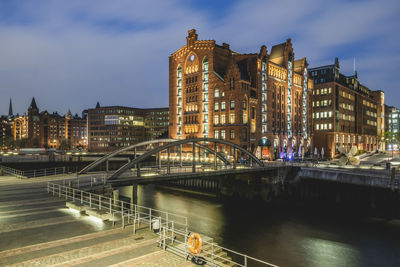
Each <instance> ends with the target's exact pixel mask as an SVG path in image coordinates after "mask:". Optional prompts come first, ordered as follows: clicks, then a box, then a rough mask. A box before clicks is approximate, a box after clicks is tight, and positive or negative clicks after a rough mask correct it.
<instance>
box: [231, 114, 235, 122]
mask: <svg viewBox="0 0 400 267" xmlns="http://www.w3.org/2000/svg"><path fill="white" fill-rule="evenodd" d="M234 123H235V114H231V124H234Z"/></svg>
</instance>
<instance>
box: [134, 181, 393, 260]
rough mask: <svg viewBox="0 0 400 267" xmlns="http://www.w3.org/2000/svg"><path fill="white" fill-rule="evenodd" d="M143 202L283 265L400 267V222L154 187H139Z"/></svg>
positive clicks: (220, 240) (226, 243)
mask: <svg viewBox="0 0 400 267" xmlns="http://www.w3.org/2000/svg"><path fill="white" fill-rule="evenodd" d="M137 201H138V204H139V205H143V206H148V207H153V208H156V209H160V210H166V211H170V212H173V213H179V214H182V215H184V216H187V217H188V220H189V226H190V230H192V231H196V232H199V233H203V234H205V235H207V236H210V237H213V238H214V240H215V241H216V242H217V243H218V244H220V245H222V246H224V247H227V248H230V249H233V250H236V251H238V252H242V253H245V254H248V255H250V256H253V257H256V258H259V259H262V260H265V261H268V262H271V263H273V264H277V265H279V266H308V267H309V266H386V267H387V266H400V256H399V255H400V220H395V219H393V220H392V219H387V218H377V217H371V216H368V215H366V214H360V213H358V212H355V211H349V210H348V211H345V212H344V211H343V209H342V208H340V209H339V208H335V207H330V208H326V207H321V206H318V205H313V207H312V208H310V206H309V205H307V204H304V203H303V204H299V203H296V204H289V205H284V206H272V205H267V204H262V203H254V202H246V201H242V200H240V201H239V200H234V199H224V200H221V199H217V198H214V197H209V196H200V195H196V194H190V193H185V192H178V191H174V190H171V189H166V188H159V187H155V186H152V185H146V186H140V187H139V188H138V194H137ZM254 266H258V265H254Z"/></svg>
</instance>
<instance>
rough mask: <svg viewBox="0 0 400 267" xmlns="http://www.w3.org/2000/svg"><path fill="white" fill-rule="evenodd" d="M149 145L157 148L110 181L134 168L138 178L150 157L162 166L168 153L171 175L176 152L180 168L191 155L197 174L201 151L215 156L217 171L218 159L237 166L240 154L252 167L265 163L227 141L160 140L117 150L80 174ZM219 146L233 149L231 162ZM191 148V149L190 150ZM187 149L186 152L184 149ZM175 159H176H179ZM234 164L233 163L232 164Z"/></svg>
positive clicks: (111, 177) (141, 156) (126, 166)
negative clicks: (173, 155) (173, 152)
mask: <svg viewBox="0 0 400 267" xmlns="http://www.w3.org/2000/svg"><path fill="white" fill-rule="evenodd" d="M148 145H155V147H154V148H153V149H151V150H149V151H146V152H145V153H143V154H142V155H140V156H136V153H135V158H134V159H133V160H132V161H130V162H128V163H126V164H125V165H123V166H122V167H120V168H119V169H118V170H116V171H115V172H114V173H112V174H111V176H110V177H109V179H111V180H114V179H117V178H118V177H120V176H121V175H122V174H123V173H125V172H127V171H128V170H131V169H132V168H135V167H136V168H137V176H140V166H141V163H142V162H144V161H146V160H148V158H149V157H152V156H156V158H158V161H159V162H160V165H161V157H162V156H161V153H162V152H164V153H165V151H166V154H167V155H166V156H164V158H165V160H166V163H167V173H168V174H169V173H170V168H171V164H170V163H171V161H172V158H173V157H172V156H171V151H176V150H178V153H176V154H178V155H179V157H178V156H177V157H178V158H179V161H180V166H181V167H182V158H183V155H182V154H183V153H186V155H189V154H190V155H191V157H190V160H191V166H192V172H196V153H198V157H197V158H198V159H199V160H200V155H201V150H203V151H204V152H207V153H209V154H212V155H213V160H214V164H213V165H214V166H213V167H214V168H215V169H217V159H219V160H220V161H221V162H222V163H223V164H224V165H232V164H233V165H234V167H235V166H236V162H237V160H238V156H239V155H238V153H237V152H239V153H240V154H241V155H246V156H247V158H248V159H249V162H250V165H254V164H256V165H258V166H264V164H263V162H262V161H260V160H259V159H258V158H257V157H256V156H255V155H253V154H252V153H251V152H249V151H247V150H245V149H243V148H242V147H240V146H238V145H236V144H234V143H231V142H229V141H226V140H220V139H214V138H195V139H183V140H175V139H160V140H152V141H146V142H142V143H138V144H135V145H132V146H128V147H124V148H121V149H119V150H116V151H114V152H112V153H110V154H108V155H106V156H104V157H102V158H100V159H99V160H97V161H95V162H93V163H91V164H89V165H88V166H87V167H85V168H84V169H82V170H81V171H80V172H79V174H84V173H87V172H88V171H90V170H91V169H93V168H95V167H96V166H98V165H99V164H101V163H103V162H105V161H107V160H109V159H111V158H112V157H115V156H118V155H119V154H121V153H123V152H126V151H129V150H135V151H136V148H138V147H143V146H148ZM218 145H224V146H226V147H228V148H231V149H233V156H232V158H231V159H230V160H228V159H227V158H226V157H225V154H224V153H219V152H217V146H218ZM188 147H189V149H188ZM183 148H185V151H184V149H183ZM177 157H174V158H177ZM231 162H232V163H231Z"/></svg>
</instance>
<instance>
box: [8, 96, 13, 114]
mask: <svg viewBox="0 0 400 267" xmlns="http://www.w3.org/2000/svg"><path fill="white" fill-rule="evenodd" d="M12 116H13V110H12V102H11V97H10V106H9V108H8V117H12Z"/></svg>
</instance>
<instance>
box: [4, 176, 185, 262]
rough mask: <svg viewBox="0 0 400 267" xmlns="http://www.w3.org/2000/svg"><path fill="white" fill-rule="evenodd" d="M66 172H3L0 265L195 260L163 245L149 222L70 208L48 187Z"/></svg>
mask: <svg viewBox="0 0 400 267" xmlns="http://www.w3.org/2000/svg"><path fill="white" fill-rule="evenodd" d="M54 179H59V180H61V179H63V177H55V178H54V177H53V178H49V177H43V178H40V179H23V180H21V179H18V178H15V177H11V176H0V236H1V238H0V266H21V267H25V266H95V267H101V266H160V267H164V266H165V267H173V266H182V267H186V266H193V264H192V263H191V262H186V261H185V260H184V258H183V257H179V256H177V255H175V254H172V253H170V252H166V251H163V250H161V249H160V248H159V247H158V246H157V240H158V236H157V235H155V234H153V233H152V232H151V231H150V230H149V229H148V228H147V227H144V226H143V228H141V229H139V230H138V231H137V233H136V234H133V233H132V230H133V229H132V226H128V227H126V228H125V229H124V230H122V229H121V228H120V227H118V225H117V226H116V228H113V227H112V226H111V223H108V222H107V223H104V222H98V221H94V220H92V219H91V218H90V217H89V216H86V215H82V214H80V213H75V212H72V211H70V210H69V209H68V208H66V207H65V201H63V199H59V198H57V197H53V196H50V195H49V194H47V192H46V188H45V187H46V182H47V181H51V180H54Z"/></svg>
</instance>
